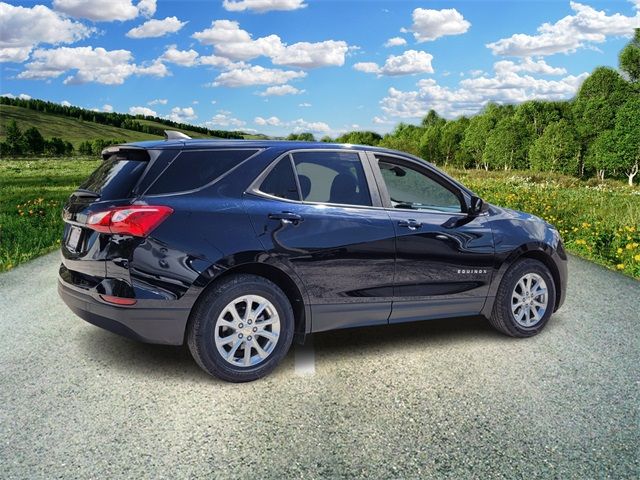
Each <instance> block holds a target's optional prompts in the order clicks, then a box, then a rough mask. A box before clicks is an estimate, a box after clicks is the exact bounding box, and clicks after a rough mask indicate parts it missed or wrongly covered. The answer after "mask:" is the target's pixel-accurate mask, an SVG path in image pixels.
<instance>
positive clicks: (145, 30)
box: [127, 17, 187, 38]
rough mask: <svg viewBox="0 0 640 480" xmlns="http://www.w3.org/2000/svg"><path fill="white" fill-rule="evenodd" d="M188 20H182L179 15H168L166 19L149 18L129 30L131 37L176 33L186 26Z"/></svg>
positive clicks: (151, 36)
mask: <svg viewBox="0 0 640 480" xmlns="http://www.w3.org/2000/svg"><path fill="white" fill-rule="evenodd" d="M186 24H187V22H181V21H180V20H178V18H177V17H167V18H165V19H164V20H156V19H155V18H154V19H152V20H147V21H146V22H144V23H143V24H142V25H140V26H139V27H135V28H132V29H131V30H129V31H128V32H127V37H129V38H156V37H162V36H164V35H166V34H168V33H175V32H177V31H178V30H180V29H181V28H182V27H184V26H185V25H186Z"/></svg>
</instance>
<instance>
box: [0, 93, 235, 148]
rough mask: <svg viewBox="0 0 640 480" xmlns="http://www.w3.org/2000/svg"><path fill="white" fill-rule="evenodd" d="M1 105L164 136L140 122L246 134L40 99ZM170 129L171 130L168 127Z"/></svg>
mask: <svg viewBox="0 0 640 480" xmlns="http://www.w3.org/2000/svg"><path fill="white" fill-rule="evenodd" d="M0 105H13V106H16V107H23V108H28V109H30V110H35V111H38V112H43V113H49V114H53V115H60V116H64V117H70V118H77V119H78V120H82V121H88V122H94V123H99V124H101V125H110V126H113V127H118V128H126V129H127V130H133V131H136V132H142V133H148V134H151V135H159V136H163V135H164V130H165V128H163V127H158V126H155V125H148V124H146V123H141V122H140V120H148V121H153V122H155V123H160V124H162V125H165V126H167V127H170V128H173V129H182V130H190V131H192V132H197V133H201V134H203V135H207V136H210V137H218V138H232V139H242V138H244V133H243V132H240V131H227V130H211V129H208V128H205V127H200V126H197V125H189V124H186V123H179V122H174V121H172V120H168V119H166V118H160V117H153V116H147V115H129V114H126V113H117V112H95V111H93V110H87V109H86V108H81V107H76V106H73V105H69V106H67V105H60V104H58V103H53V102H47V101H45V100H39V99H35V98H32V99H28V100H27V99H20V98H10V97H0ZM167 129H169V128H167Z"/></svg>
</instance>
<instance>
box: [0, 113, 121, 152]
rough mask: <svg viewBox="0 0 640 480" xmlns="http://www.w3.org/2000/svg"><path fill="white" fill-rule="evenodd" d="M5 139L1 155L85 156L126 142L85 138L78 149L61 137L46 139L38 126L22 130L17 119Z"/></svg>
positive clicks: (0, 148)
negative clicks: (76, 154) (75, 154)
mask: <svg viewBox="0 0 640 480" xmlns="http://www.w3.org/2000/svg"><path fill="white" fill-rule="evenodd" d="M5 133H6V136H5V141H4V142H0V156H21V155H49V156H62V155H64V156H69V155H73V154H74V153H78V154H79V155H85V156H98V157H99V156H100V154H101V153H102V150H103V149H105V148H106V147H108V146H109V145H115V144H119V143H125V140H122V139H115V138H109V139H102V138H99V139H95V140H85V141H84V142H82V143H80V145H78V148H77V150H76V149H75V147H74V146H73V144H72V143H71V142H69V141H67V140H63V139H61V138H59V137H51V138H49V139H46V138H44V137H43V136H42V134H41V133H40V131H39V130H38V129H37V128H36V127H29V128H27V129H26V130H25V131H22V130H21V129H20V127H19V125H18V124H17V123H16V121H15V120H11V121H10V122H9V123H8V124H7V128H6V132H5Z"/></svg>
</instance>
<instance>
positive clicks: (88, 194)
mask: <svg viewBox="0 0 640 480" xmlns="http://www.w3.org/2000/svg"><path fill="white" fill-rule="evenodd" d="M71 195H72V196H74V197H81V198H100V194H99V193H96V192H92V191H91V190H85V189H84V188H79V189H77V190H76V191H75V192H73V193H72V194H71Z"/></svg>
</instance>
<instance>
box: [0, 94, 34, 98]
mask: <svg viewBox="0 0 640 480" xmlns="http://www.w3.org/2000/svg"><path fill="white" fill-rule="evenodd" d="M0 97H7V98H13V99H16V98H17V99H19V100H31V98H32V97H31V95H27V94H26V93H21V94H20V95H17V96H16V95H14V94H13V93H3V94H2V95H0Z"/></svg>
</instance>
